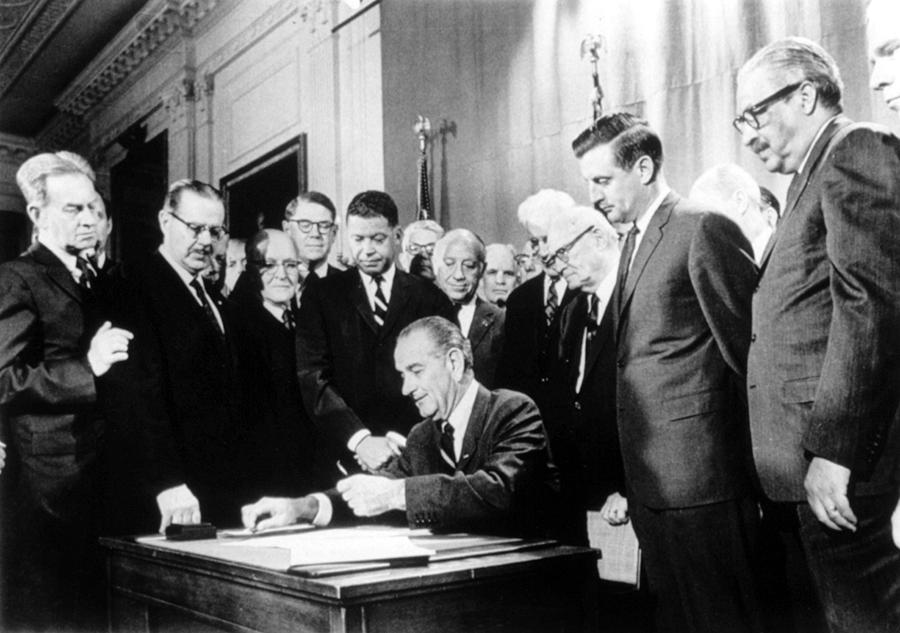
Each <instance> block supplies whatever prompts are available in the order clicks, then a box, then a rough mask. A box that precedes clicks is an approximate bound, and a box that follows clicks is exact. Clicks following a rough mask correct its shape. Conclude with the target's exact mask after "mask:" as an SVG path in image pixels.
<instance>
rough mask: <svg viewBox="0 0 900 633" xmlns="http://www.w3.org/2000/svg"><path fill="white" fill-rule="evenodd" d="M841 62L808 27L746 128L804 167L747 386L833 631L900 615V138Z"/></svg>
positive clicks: (772, 68) (774, 166) (775, 57)
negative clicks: (898, 510) (868, 106)
mask: <svg viewBox="0 0 900 633" xmlns="http://www.w3.org/2000/svg"><path fill="white" fill-rule="evenodd" d="M841 92H842V82H841V79H840V73H839V71H838V68H837V66H836V64H835V63H834V60H833V59H832V58H831V56H830V55H829V54H828V53H827V52H826V51H825V50H823V49H822V48H821V47H820V46H819V45H817V44H815V43H814V42H811V41H809V40H805V39H802V38H788V39H784V40H780V41H777V42H774V43H772V44H769V45H768V46H766V47H765V48H763V49H761V50H759V51H758V52H757V53H755V54H754V55H753V57H752V58H751V59H750V60H749V61H747V62H746V63H745V64H744V66H743V67H742V68H741V70H740V72H739V73H738V84H737V102H738V105H739V107H741V108H742V112H741V114H740V115H739V116H738V117H737V119H735V127H737V128H738V130H739V132H740V134H741V141H742V142H743V144H744V145H745V146H746V147H747V148H748V149H750V150H751V151H753V152H754V153H755V154H756V155H757V156H758V157H759V158H760V160H762V161H763V164H764V165H765V167H766V169H768V170H769V171H772V172H776V173H781V174H786V175H792V176H793V178H792V180H791V185H790V188H789V189H788V195H787V200H786V202H785V206H784V213H783V214H782V218H781V221H780V223H779V226H778V231H777V232H776V233H775V237H774V239H772V240H771V241H770V243H769V246H768V247H767V248H766V251H765V252H764V253H763V257H762V262H761V270H762V273H761V278H760V281H759V287H758V290H757V292H756V293H755V294H754V295H753V345H752V346H751V348H750V355H749V361H748V379H747V386H748V394H749V404H750V428H751V435H752V443H753V456H754V460H755V462H756V468H757V471H758V473H759V477H760V481H761V483H762V486H763V489H764V490H765V493H766V495H767V496H768V497H769V498H771V499H772V500H774V501H776V502H780V503H781V504H782V505H783V506H784V507H785V508H788V509H789V510H790V511H791V513H792V514H793V515H795V516H796V519H797V522H798V524H799V525H798V527H797V528H796V529H797V530H798V531H799V538H800V541H801V542H802V544H803V549H804V551H805V553H806V562H807V565H808V566H809V569H810V571H811V574H812V578H813V582H814V584H815V585H816V589H817V590H818V592H819V597H820V599H821V601H822V604H823V606H824V610H825V617H826V619H827V621H828V623H829V626H830V627H831V628H832V630H834V631H838V630H840V631H851V630H852V631H863V630H864V631H876V630H878V631H882V630H883V631H888V630H892V631H894V630H897V629H898V628H900V584H898V582H897V578H900V552H898V551H897V550H896V549H895V548H894V547H893V546H892V544H891V537H890V534H891V526H890V512H891V509H893V507H894V505H895V503H896V500H897V488H896V483H895V482H894V481H893V479H892V476H893V474H894V472H895V469H896V466H897V462H898V455H900V424H898V423H897V419H898V417H900V389H898V388H897V386H898V384H900V330H898V328H897V324H898V323H900V275H897V265H898V264H897V263H898V262H900V240H898V239H897V235H896V231H895V230H893V229H894V227H897V226H900V139H897V138H896V137H895V136H893V135H891V134H889V133H888V132H887V131H886V130H884V129H882V128H880V127H878V126H874V125H870V124H865V123H852V122H851V121H850V120H849V119H847V118H845V117H844V116H843V115H842V105H841Z"/></svg>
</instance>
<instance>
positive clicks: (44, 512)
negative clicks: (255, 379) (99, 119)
mask: <svg viewBox="0 0 900 633" xmlns="http://www.w3.org/2000/svg"><path fill="white" fill-rule="evenodd" d="M73 156H76V155H74V154H72V153H71V152H59V153H56V154H50V153H44V154H38V155H36V156H33V157H31V158H29V159H28V160H26V161H25V162H24V163H23V164H22V166H21V167H20V168H19V170H18V171H17V173H16V182H17V183H18V185H19V188H20V189H21V191H22V196H23V197H24V198H25V203H26V205H27V213H28V217H29V219H30V220H31V221H32V222H33V223H34V225H35V227H36V229H37V241H36V242H35V243H34V244H33V245H32V246H31V247H30V248H29V249H28V250H27V251H26V252H25V253H23V254H22V255H20V256H19V257H17V258H16V259H14V260H12V261H9V262H6V263H4V264H3V265H2V266H0V333H2V335H0V419H2V421H3V432H4V439H5V440H6V442H7V443H8V446H7V450H8V455H7V457H8V463H6V464H5V466H4V467H3V468H2V473H0V483H2V488H3V506H2V510H0V516H2V521H3V527H2V529H0V559H2V566H0V572H2V577H0V590H2V595H0V609H2V611H0V627H2V628H3V629H4V630H15V631H22V630H27V631H32V630H35V631H36V630H49V629H66V630H96V629H99V628H102V624H103V615H104V613H103V598H104V596H103V593H102V585H103V566H102V557H101V554H100V552H99V550H98V549H97V545H96V541H97V535H98V527H99V525H98V523H99V521H98V519H99V514H100V510H101V508H100V505H99V503H98V500H99V496H98V493H99V490H100V483H101V481H102V474H101V470H100V464H101V460H100V458H101V455H102V448H103V436H104V432H105V430H107V429H108V424H107V422H106V421H105V420H104V418H103V414H102V410H101V407H100V406H99V399H100V394H101V393H102V389H103V380H104V379H105V377H106V375H107V374H108V372H109V370H110V368H111V367H112V366H114V365H116V364H118V363H121V362H122V361H123V360H124V359H125V358H127V357H128V354H129V350H130V348H131V344H132V342H133V341H132V340H131V339H132V334H131V333H130V332H129V331H127V330H125V329H121V328H120V327H112V326H111V323H110V322H109V321H105V322H104V320H102V319H101V318H100V317H101V316H105V315H102V306H100V305H98V297H97V295H96V290H97V289H96V287H95V282H96V279H92V274H93V272H92V271H91V270H90V269H89V264H88V262H87V261H86V258H85V253H86V251H88V250H90V249H93V247H94V246H95V245H96V242H97V233H96V227H97V222H98V215H99V206H100V204H101V202H100V196H99V195H98V194H97V191H96V190H95V189H94V184H93V181H92V176H93V170H91V169H90V166H88V165H87V162H86V161H84V159H83V158H81V157H80V156H77V159H78V160H77V161H73V160H71V158H72V157H73ZM83 167H86V168H87V170H88V171H85V170H84V169H83ZM112 322H113V323H115V324H116V325H117V326H118V325H120V323H119V321H117V320H112ZM0 462H2V460H0Z"/></svg>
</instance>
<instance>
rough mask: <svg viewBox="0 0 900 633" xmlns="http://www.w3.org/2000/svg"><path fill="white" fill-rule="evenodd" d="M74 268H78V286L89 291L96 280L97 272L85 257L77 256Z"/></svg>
mask: <svg viewBox="0 0 900 633" xmlns="http://www.w3.org/2000/svg"><path fill="white" fill-rule="evenodd" d="M75 266H76V268H78V272H79V276H78V285H80V286H81V287H82V288H84V289H85V290H91V289H92V288H93V287H94V280H95V279H96V278H97V272H96V270H95V269H94V267H93V266H91V263H90V262H89V261H88V260H87V258H86V257H81V256H79V257H78V258H77V259H76V260H75Z"/></svg>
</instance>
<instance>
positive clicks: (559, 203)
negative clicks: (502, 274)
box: [497, 189, 576, 420]
mask: <svg viewBox="0 0 900 633" xmlns="http://www.w3.org/2000/svg"><path fill="white" fill-rule="evenodd" d="M574 205H575V201H574V200H573V199H572V196H570V195H569V194H567V193H565V192H564V191H557V190H554V189H542V190H540V191H539V192H537V193H536V194H533V195H531V196H529V197H528V198H526V199H525V200H524V201H522V203H521V204H520V205H519V208H518V210H517V217H518V219H519V222H520V223H521V224H522V226H523V227H524V228H525V229H526V230H527V231H528V235H529V245H531V247H532V248H533V249H534V252H535V253H537V254H538V257H537V262H536V264H537V266H538V267H542V264H541V261H540V255H546V254H547V231H548V230H549V228H550V222H551V221H552V218H553V217H555V216H556V215H558V214H559V213H561V212H562V211H563V210H564V209H567V208H569V207H572V206H574ZM575 296H576V290H575V289H570V288H567V287H566V281H565V279H563V278H562V277H561V276H560V275H559V273H558V272H557V271H556V270H553V269H547V268H543V269H542V272H541V273H540V274H539V275H537V276H536V277H533V278H531V279H529V280H528V281H525V282H524V283H522V284H521V285H520V286H518V287H517V288H516V289H515V290H513V291H512V292H511V293H510V295H509V298H508V299H507V302H506V321H505V324H504V333H503V339H504V343H503V351H502V353H501V360H500V363H499V364H498V366H497V386H499V387H505V388H507V389H512V390H514V391H521V392H522V393H524V394H526V395H528V396H529V397H530V398H531V399H532V400H534V401H535V403H536V404H537V405H538V408H539V409H540V410H541V415H542V416H543V418H544V420H550V419H552V417H553V411H554V407H556V406H559V403H558V402H557V400H556V399H555V397H554V395H555V394H554V389H553V385H552V384H551V381H550V368H551V361H552V354H553V352H554V350H555V348H556V344H557V343H558V335H559V311H560V309H561V308H562V307H564V306H565V305H566V304H567V303H568V302H569V301H571V300H572V299H573V298H574V297H575Z"/></svg>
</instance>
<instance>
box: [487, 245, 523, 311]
mask: <svg viewBox="0 0 900 633" xmlns="http://www.w3.org/2000/svg"><path fill="white" fill-rule="evenodd" d="M484 266H485V268H484V277H482V279H481V292H482V294H483V296H484V300H485V301H489V302H490V303H493V304H494V305H495V306H497V307H498V308H505V307H506V300H507V298H508V297H509V293H511V292H512V291H513V290H515V288H516V286H517V285H518V281H519V279H518V272H517V270H516V249H515V248H513V246H512V244H488V245H487V248H486V249H485V256H484Z"/></svg>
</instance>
